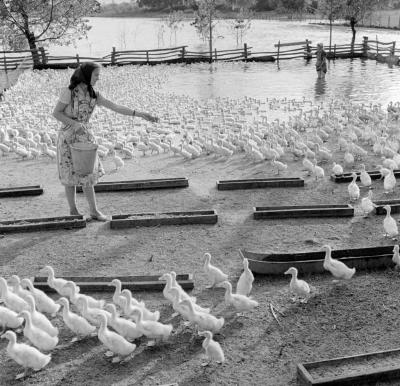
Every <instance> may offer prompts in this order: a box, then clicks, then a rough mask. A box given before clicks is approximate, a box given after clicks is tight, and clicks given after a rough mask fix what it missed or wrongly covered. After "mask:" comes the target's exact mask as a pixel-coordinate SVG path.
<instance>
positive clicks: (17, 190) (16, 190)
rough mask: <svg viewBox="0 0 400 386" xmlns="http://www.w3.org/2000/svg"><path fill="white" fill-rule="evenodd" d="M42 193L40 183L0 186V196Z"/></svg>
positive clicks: (36, 194)
mask: <svg viewBox="0 0 400 386" xmlns="http://www.w3.org/2000/svg"><path fill="white" fill-rule="evenodd" d="M40 194H43V188H42V187H41V186H40V185H31V186H19V187H16V186H15V187H14V186H13V187H9V188H0V197H21V196H38V195H40Z"/></svg>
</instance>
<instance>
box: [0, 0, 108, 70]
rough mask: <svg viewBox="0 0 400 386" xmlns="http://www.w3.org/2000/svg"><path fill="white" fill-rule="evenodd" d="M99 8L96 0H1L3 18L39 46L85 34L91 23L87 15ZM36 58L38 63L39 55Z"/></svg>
mask: <svg viewBox="0 0 400 386" xmlns="http://www.w3.org/2000/svg"><path fill="white" fill-rule="evenodd" d="M99 9H100V3H99V2H98V1H97V0H0V21H1V23H2V25H4V26H5V27H6V28H8V29H9V30H12V31H14V32H15V33H16V35H15V38H17V37H21V36H22V37H24V38H25V39H26V41H27V42H28V44H29V48H30V49H31V50H36V49H37V47H38V44H40V45H42V46H43V45H44V46H45V45H46V44H47V43H49V42H52V43H53V44H59V45H69V44H71V43H73V42H74V41H75V40H78V39H82V38H83V37H86V36H87V32H88V31H89V29H90V26H89V25H88V20H86V19H84V17H85V16H90V15H93V14H95V13H96V12H98V11H99ZM33 59H34V62H35V64H37V61H38V58H37V55H35V56H34V57H33Z"/></svg>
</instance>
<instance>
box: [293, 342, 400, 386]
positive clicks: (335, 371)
mask: <svg viewBox="0 0 400 386" xmlns="http://www.w3.org/2000/svg"><path fill="white" fill-rule="evenodd" d="M399 363H400V349H395V350H388V351H378V352H373V353H369V354H361V355H354V356H347V357H340V358H332V359H328V360H321V361H317V362H308V363H299V364H297V384H298V385H301V386H314V385H315V386H316V385H318V386H334V385H337V386H357V385H375V384H376V383H377V382H390V381H392V382H393V381H395V383H391V384H393V385H394V384H396V385H398V384H400V364H399Z"/></svg>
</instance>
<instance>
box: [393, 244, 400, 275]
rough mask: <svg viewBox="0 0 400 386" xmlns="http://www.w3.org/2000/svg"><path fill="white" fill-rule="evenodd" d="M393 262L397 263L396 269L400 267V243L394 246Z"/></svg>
mask: <svg viewBox="0 0 400 386" xmlns="http://www.w3.org/2000/svg"><path fill="white" fill-rule="evenodd" d="M392 261H393V263H395V264H396V269H398V268H400V254H399V245H398V244H397V245H395V246H394V247H393V257H392Z"/></svg>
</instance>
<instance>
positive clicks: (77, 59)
mask: <svg viewBox="0 0 400 386" xmlns="http://www.w3.org/2000/svg"><path fill="white" fill-rule="evenodd" d="M76 62H77V63H78V64H80V62H79V54H76Z"/></svg>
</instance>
